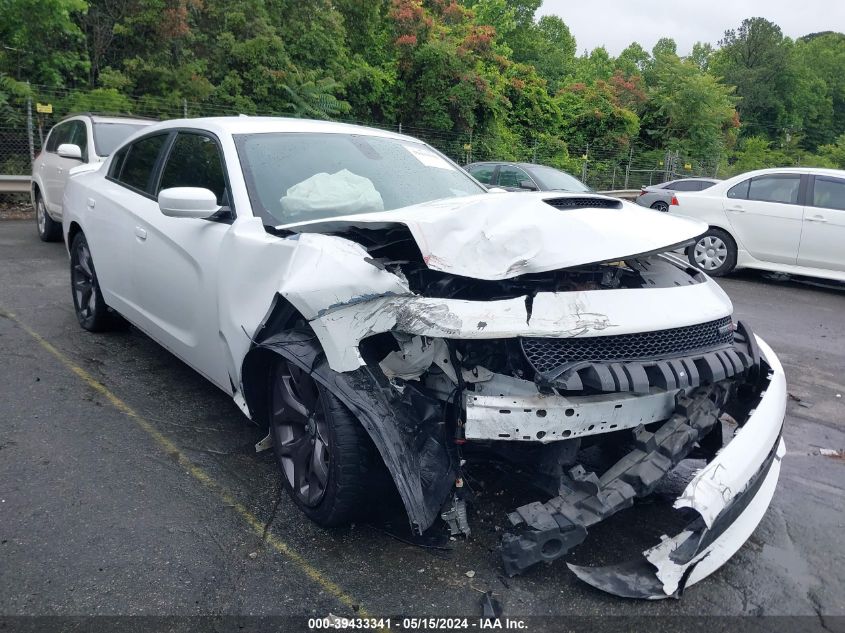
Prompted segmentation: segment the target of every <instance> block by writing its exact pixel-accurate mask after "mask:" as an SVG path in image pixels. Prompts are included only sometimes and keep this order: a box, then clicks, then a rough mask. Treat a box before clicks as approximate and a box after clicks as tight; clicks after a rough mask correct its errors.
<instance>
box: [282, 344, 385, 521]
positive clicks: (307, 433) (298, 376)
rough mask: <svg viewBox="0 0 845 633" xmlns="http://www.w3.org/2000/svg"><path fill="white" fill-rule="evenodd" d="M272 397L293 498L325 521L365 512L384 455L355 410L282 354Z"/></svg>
mask: <svg viewBox="0 0 845 633" xmlns="http://www.w3.org/2000/svg"><path fill="white" fill-rule="evenodd" d="M268 402H269V404H270V406H269V417H270V420H269V423H270V433H271V435H272V437H273V452H274V453H275V456H276V462H277V464H278V465H279V469H280V470H281V475H282V483H283V485H284V488H285V490H286V491H287V493H288V495H289V496H290V498H291V499H292V500H293V502H294V503H295V504H296V505H297V506H298V507H299V508H300V509H301V510H302V511H303V512H304V513H305V515H306V516H307V517H308V518H309V519H311V520H312V521H314V522H315V523H316V524H318V525H320V526H322V527H338V526H342V525H348V524H349V523H351V522H352V521H353V520H355V519H356V518H358V517H359V516H361V514H362V512H363V511H364V510H365V509H367V508H368V507H369V505H370V502H371V499H372V496H373V495H372V491H373V490H375V489H376V488H377V487H374V486H373V484H374V483H375V482H376V481H377V479H376V478H377V476H378V471H379V465H380V461H379V459H380V458H379V456H378V453H377V451H376V449H375V446H373V443H372V441H371V440H370V437H369V436H368V435H367V432H366V431H365V430H364V428H363V427H362V426H361V424H360V423H359V422H358V420H357V419H355V416H353V415H352V412H351V411H349V409H347V408H346V407H345V406H344V405H343V403H342V402H340V400H338V399H337V398H336V397H335V396H334V395H332V394H331V393H330V392H329V391H328V390H327V389H326V388H325V387H323V386H322V385H321V384H319V383H318V382H317V381H315V380H314V379H313V378H312V377H311V376H310V375H309V374H308V373H307V372H305V371H303V370H302V369H300V368H298V367H297V366H295V365H293V364H292V363H289V362H287V361H285V360H283V359H280V360H279V362H278V363H277V364H276V366H275V367H274V369H273V371H272V373H271V380H270V385H269V394H268Z"/></svg>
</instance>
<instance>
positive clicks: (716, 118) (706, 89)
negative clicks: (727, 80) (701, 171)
mask: <svg viewBox="0 0 845 633" xmlns="http://www.w3.org/2000/svg"><path fill="white" fill-rule="evenodd" d="M653 73H654V80H653V85H652V86H651V87H650V88H649V94H648V102H647V104H646V111H645V113H644V115H643V126H644V128H645V129H644V131H645V134H646V135H647V136H648V137H649V138H650V139H651V141H652V143H653V144H654V145H656V146H662V147H665V148H668V149H671V150H680V151H682V152H683V153H685V154H687V155H688V156H690V157H692V158H702V157H704V156H707V155H712V154H715V153H718V152H720V151H721V150H722V148H723V147H724V145H725V144H726V142H727V141H728V139H729V138H730V132H731V130H732V128H733V127H735V126H736V120H735V116H734V115H735V111H734V102H735V99H734V98H733V96H732V92H733V90H732V88H730V87H727V86H725V85H723V84H720V83H719V82H717V81H716V79H715V78H714V77H713V76H712V75H709V74H707V73H703V72H701V70H700V68H699V67H698V66H697V65H696V64H694V63H692V62H689V61H682V60H681V59H679V58H678V57H677V56H676V55H674V54H673V53H663V54H658V56H657V57H656V61H655V65H654V71H653Z"/></svg>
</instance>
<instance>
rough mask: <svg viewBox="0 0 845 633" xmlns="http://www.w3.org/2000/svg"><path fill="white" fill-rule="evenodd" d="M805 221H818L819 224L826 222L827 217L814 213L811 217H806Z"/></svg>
mask: <svg viewBox="0 0 845 633" xmlns="http://www.w3.org/2000/svg"><path fill="white" fill-rule="evenodd" d="M807 222H818V223H820V224H824V223H825V222H827V219H826V218H825V217H824V216H823V215H814V216H813V217H811V218H807Z"/></svg>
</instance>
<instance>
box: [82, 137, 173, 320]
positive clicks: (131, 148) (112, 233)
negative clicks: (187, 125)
mask: <svg viewBox="0 0 845 633" xmlns="http://www.w3.org/2000/svg"><path fill="white" fill-rule="evenodd" d="M169 137H170V133H169V132H163V133H158V134H153V135H151V136H146V137H143V138H140V139H138V140H137V141H135V142H134V143H132V144H131V145H127V146H126V147H124V148H122V149H120V150H119V151H118V152H117V153H116V154H115V156H114V158H113V159H112V161H111V163H110V165H109V171H108V174H107V175H106V177H105V178H104V179H103V180H102V181H101V185H102V186H101V187H99V188H98V189H97V190H91V191H89V192H88V196H89V197H88V199H87V201H86V204H87V205H88V211H87V216H86V217H87V223H86V226H85V227H84V228H85V234H86V235H87V236H88V242H89V244H90V245H91V253H92V255H93V257H94V265H95V266H96V267H97V276H98V277H99V280H100V288H101V289H102V291H103V296H104V298H105V300H106V303H107V304H109V305H110V306H111V307H112V308H114V309H115V310H117V311H118V312H120V313H121V314H122V315H123V316H125V317H126V318H127V319H129V320H130V321H132V322H133V323H135V324H136V325H137V324H138V322H139V321H140V320H141V317H142V315H143V309H142V308H141V306H140V305H139V304H138V296H137V293H136V291H135V288H134V287H133V283H132V268H133V266H134V265H135V262H134V261H133V257H134V253H133V249H134V245H135V241H136V240H137V239H138V238H137V237H136V235H135V227H136V226H137V222H136V220H135V218H136V216H137V215H138V214H139V213H152V212H153V211H156V212H157V211H158V203H157V202H156V200H155V196H154V195H153V193H152V192H153V190H154V189H153V186H154V184H153V183H154V176H155V174H156V169H157V167H158V165H159V163H160V159H161V156H162V155H163V150H164V148H165V146H166V144H167V140H168V138H169Z"/></svg>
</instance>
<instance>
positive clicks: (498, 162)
mask: <svg viewBox="0 0 845 633" xmlns="http://www.w3.org/2000/svg"><path fill="white" fill-rule="evenodd" d="M476 165H515V166H516V167H523V168H525V169H531V168H533V167H545V168H546V169H555V170H557V171H561V170H560V169H558V168H557V167H551V166H549V165H541V164H539V163H521V162H518V161H514V160H479V161H476V162H474V163H469V164H467V165H466V167H474V166H476Z"/></svg>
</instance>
